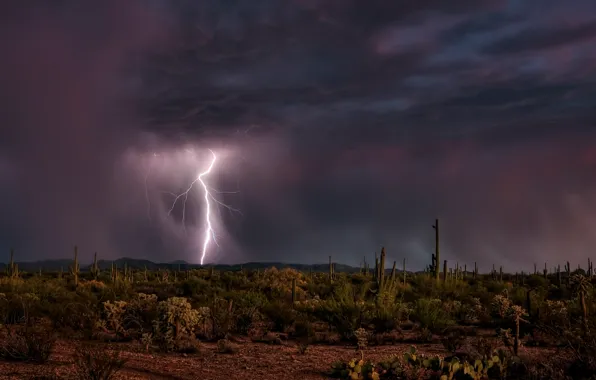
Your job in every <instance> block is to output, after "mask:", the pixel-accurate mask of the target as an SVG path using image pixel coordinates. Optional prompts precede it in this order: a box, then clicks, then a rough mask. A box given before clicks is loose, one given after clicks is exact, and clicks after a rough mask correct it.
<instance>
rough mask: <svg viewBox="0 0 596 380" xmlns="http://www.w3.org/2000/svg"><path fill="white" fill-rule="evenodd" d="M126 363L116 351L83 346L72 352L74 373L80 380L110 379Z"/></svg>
mask: <svg viewBox="0 0 596 380" xmlns="http://www.w3.org/2000/svg"><path fill="white" fill-rule="evenodd" d="M125 363H126V360H125V359H122V358H121V357H120V353H119V352H117V351H113V352H110V351H108V350H106V349H105V348H101V347H92V346H83V347H80V348H79V349H78V350H77V351H76V353H75V354H74V364H75V373H76V376H77V378H78V379H80V380H110V379H112V378H114V376H115V375H116V373H118V372H119V371H120V370H121V369H122V368H123V367H124V364H125Z"/></svg>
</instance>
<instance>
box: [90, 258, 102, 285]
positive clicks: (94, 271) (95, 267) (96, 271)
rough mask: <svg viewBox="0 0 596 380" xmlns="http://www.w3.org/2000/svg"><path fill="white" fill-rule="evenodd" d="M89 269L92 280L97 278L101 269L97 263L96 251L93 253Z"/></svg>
mask: <svg viewBox="0 0 596 380" xmlns="http://www.w3.org/2000/svg"><path fill="white" fill-rule="evenodd" d="M89 271H90V272H91V276H93V279H94V280H97V279H98V278H99V274H100V273H101V271H100V269H99V265H97V252H95V253H94V254H93V265H91V269H90V270H89Z"/></svg>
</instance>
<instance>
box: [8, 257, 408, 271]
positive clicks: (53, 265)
mask: <svg viewBox="0 0 596 380" xmlns="http://www.w3.org/2000/svg"><path fill="white" fill-rule="evenodd" d="M72 262H73V260H72V259H59V260H40V261H25V262H18V261H15V263H16V264H18V266H19V270H20V271H24V272H37V271H39V270H40V269H41V270H42V271H44V272H54V271H60V269H63V270H64V271H67V270H68V267H69V266H70V265H72ZM112 264H114V265H116V266H117V267H118V268H124V264H126V265H127V266H128V267H129V268H132V269H144V268H147V270H157V269H178V268H180V269H181V270H186V269H196V268H201V266H200V265H197V264H189V263H187V262H186V261H182V260H176V261H173V262H170V263H155V262H153V261H149V260H141V259H132V258H129V257H123V258H120V259H117V260H113V261H110V260H98V261H97V265H99V267H100V269H102V270H109V269H110V268H111V267H112ZM90 266H91V264H85V265H82V264H81V265H80V267H81V270H83V271H87V270H89V267H90ZM203 267H204V268H210V267H214V268H215V269H217V270H232V271H233V270H240V269H241V268H244V269H265V268H271V267H276V268H278V269H282V268H292V269H296V270H298V271H304V272H308V271H313V272H327V271H328V270H329V264H312V265H308V264H290V263H280V262H250V263H244V264H234V265H204V266H203ZM5 268H6V264H5V263H0V270H1V271H4V270H5ZM335 271H336V272H343V273H356V272H359V271H360V268H359V267H352V266H350V265H344V264H338V263H336V264H335ZM399 272H401V271H399Z"/></svg>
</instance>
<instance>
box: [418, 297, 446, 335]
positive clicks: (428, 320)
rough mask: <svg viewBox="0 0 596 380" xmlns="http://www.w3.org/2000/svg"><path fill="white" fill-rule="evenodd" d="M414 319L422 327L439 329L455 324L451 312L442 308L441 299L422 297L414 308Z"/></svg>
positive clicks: (433, 329) (432, 329)
mask: <svg viewBox="0 0 596 380" xmlns="http://www.w3.org/2000/svg"><path fill="white" fill-rule="evenodd" d="M412 320H413V321H414V322H418V324H419V326H420V327H421V328H422V329H429V330H431V331H437V330H442V329H445V328H446V327H448V326H451V325H453V324H454V321H453V320H452V319H451V318H450V316H449V314H448V313H447V312H446V311H445V310H444V309H443V308H442V301H441V300H440V299H429V298H421V299H419V300H417V301H416V303H415V304H414V308H413V310H412Z"/></svg>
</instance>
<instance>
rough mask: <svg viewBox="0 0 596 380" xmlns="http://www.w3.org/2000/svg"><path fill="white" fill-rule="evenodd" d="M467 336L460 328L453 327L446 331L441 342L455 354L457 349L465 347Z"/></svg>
mask: <svg viewBox="0 0 596 380" xmlns="http://www.w3.org/2000/svg"><path fill="white" fill-rule="evenodd" d="M466 339H467V337H466V336H465V335H464V334H463V333H462V331H460V330H459V329H452V330H448V331H445V332H444V334H443V337H442V338H441V343H442V344H443V347H445V349H446V350H447V351H448V352H449V353H451V354H453V355H455V353H456V352H457V350H459V349H460V348H462V347H463V345H464V344H465V343H466Z"/></svg>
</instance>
